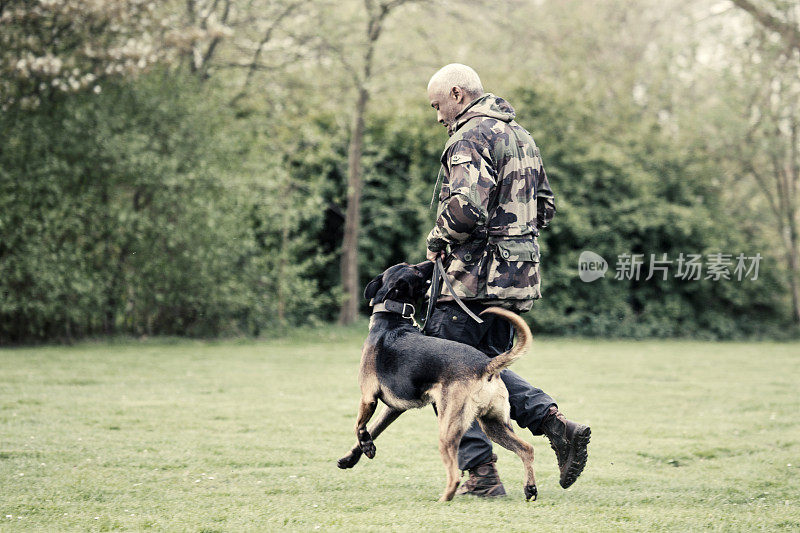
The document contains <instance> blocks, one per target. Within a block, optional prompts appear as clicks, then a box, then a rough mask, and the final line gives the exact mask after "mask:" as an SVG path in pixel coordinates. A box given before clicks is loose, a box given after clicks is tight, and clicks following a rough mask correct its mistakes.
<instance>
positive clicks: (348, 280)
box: [339, 86, 369, 324]
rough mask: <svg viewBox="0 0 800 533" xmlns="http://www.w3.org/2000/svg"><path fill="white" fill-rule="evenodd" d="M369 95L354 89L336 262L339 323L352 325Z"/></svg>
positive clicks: (357, 292) (356, 304)
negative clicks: (338, 259)
mask: <svg viewBox="0 0 800 533" xmlns="http://www.w3.org/2000/svg"><path fill="white" fill-rule="evenodd" d="M368 99H369V93H368V92H367V89H366V87H364V86H361V87H359V88H358V100H357V101H356V109H355V114H354V115H353V124H352V128H351V133H350V146H349V148H348V150H347V151H348V157H347V212H346V214H345V221H344V238H343V239H342V258H341V262H340V266H341V276H342V290H343V293H344V294H343V295H342V296H343V298H342V305H341V308H340V310H339V323H340V324H352V323H353V322H354V321H355V319H356V317H357V316H358V301H359V296H360V295H359V289H360V285H359V283H358V233H359V229H360V226H361V187H362V182H361V153H362V152H363V148H364V113H365V111H366V108H367V100H368Z"/></svg>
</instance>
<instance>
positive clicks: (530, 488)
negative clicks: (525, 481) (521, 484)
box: [525, 485, 539, 501]
mask: <svg viewBox="0 0 800 533" xmlns="http://www.w3.org/2000/svg"><path fill="white" fill-rule="evenodd" d="M538 496H539V491H538V490H537V489H536V485H525V500H526V501H531V500H533V501H536V498H537V497H538Z"/></svg>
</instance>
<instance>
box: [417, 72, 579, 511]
mask: <svg viewBox="0 0 800 533" xmlns="http://www.w3.org/2000/svg"><path fill="white" fill-rule="evenodd" d="M428 98H429V99H430V103H431V107H433V108H434V109H435V110H436V112H437V119H438V121H439V122H440V123H441V124H443V125H444V126H446V127H447V132H448V134H449V135H450V139H449V140H448V142H447V144H446V145H445V148H444V152H443V153H442V158H441V162H442V169H441V171H440V178H441V177H442V176H443V180H442V186H441V191H440V193H439V209H438V211H437V219H436V226H435V227H434V228H433V230H431V232H430V234H429V235H428V239H427V248H428V250H427V257H428V259H430V260H435V259H436V257H442V258H443V259H444V263H445V266H446V270H447V276H448V279H449V280H450V282H451V283H452V286H453V290H454V291H455V292H456V294H457V295H458V296H459V298H461V299H462V300H463V301H464V303H465V304H466V305H467V306H468V307H469V308H470V309H471V310H472V311H473V312H475V313H478V312H480V310H482V309H483V308H485V307H486V306H488V305H500V306H502V307H505V308H508V309H511V310H514V311H516V312H519V313H523V312H526V311H528V310H530V308H531V307H532V305H533V300H534V299H537V298H539V297H540V296H541V293H540V292H539V246H538V244H537V240H536V237H537V236H538V234H539V230H540V229H542V228H544V227H546V226H547V224H548V223H549V222H550V220H551V219H552V218H553V215H554V214H555V204H554V202H553V192H552V191H551V190H550V185H549V183H548V181H547V176H546V174H545V171H544V167H543V166H542V160H541V157H540V155H539V149H538V148H537V147H536V144H535V143H534V141H533V138H532V137H531V136H530V134H529V133H528V132H527V131H525V130H524V129H523V128H522V127H521V126H519V124H517V123H516V122H515V121H514V116H515V114H514V109H513V108H512V107H511V106H510V105H509V104H508V102H506V101H505V100H503V99H502V98H499V97H497V96H495V95H493V94H491V93H486V94H485V93H484V92H483V86H482V85H481V81H480V78H479V77H478V74H477V73H476V72H475V71H474V70H472V69H471V68H470V67H468V66H466V65H461V64H451V65H447V66H445V67H443V68H442V69H441V70H439V71H438V72H437V73H436V74H434V75H433V77H432V78H431V80H430V82H429V83H428ZM437 181H438V180H437ZM425 332H426V333H427V334H428V335H433V336H436V337H441V338H447V339H451V340H455V341H459V342H463V343H466V344H469V345H471V346H475V347H477V348H478V349H480V350H482V351H483V352H485V353H486V354H487V355H489V356H490V357H493V356H495V355H497V354H500V353H502V352H504V351H506V350H507V349H508V348H509V347H510V345H511V344H512V340H513V338H512V336H513V331H512V330H511V327H510V325H509V323H508V322H506V321H504V320H502V319H499V318H497V319H496V318H494V317H491V316H490V317H488V318H486V319H485V320H484V323H483V324H478V323H477V322H475V321H474V320H473V319H472V318H470V317H469V316H468V315H467V314H466V313H464V312H463V311H462V310H461V308H460V307H459V306H458V305H456V302H454V301H453V298H452V296H451V295H450V294H449V293H448V291H447V289H443V291H442V296H441V297H440V298H439V299H438V301H437V303H436V306H435V307H434V310H433V312H432V313H431V316H430V318H429V319H428V322H427V323H426V327H425ZM501 378H502V380H503V382H504V383H505V385H506V388H507V389H508V392H509V402H510V404H511V418H513V419H514V420H515V421H516V422H517V423H518V424H519V425H520V426H521V427H526V428H528V429H530V431H531V432H532V433H533V434H534V435H541V434H544V435H545V436H547V438H548V439H549V440H550V444H551V446H552V448H553V450H554V451H555V452H556V458H557V460H558V466H559V470H560V472H561V478H560V484H561V486H562V487H564V488H567V487H569V486H570V485H572V484H573V483H574V482H575V480H576V479H577V478H578V476H579V475H580V474H581V472H582V471H583V468H584V466H585V465H586V459H587V445H588V443H589V437H590V435H591V430H590V429H589V427H588V426H584V425H580V424H576V423H574V422H571V421H569V420H567V419H566V418H565V417H564V415H562V414H561V413H560V412H559V411H558V407H557V406H556V403H555V401H554V400H553V399H552V398H551V397H550V396H548V395H547V394H545V393H544V392H543V391H542V390H540V389H537V388H535V387H533V386H532V385H531V384H529V383H528V382H526V381H525V380H524V379H522V378H521V377H520V376H518V375H517V374H515V373H514V372H512V371H510V370H504V371H503V372H502V373H501ZM458 460H459V468H460V469H461V470H469V473H470V476H469V479H468V480H467V482H466V483H464V484H463V485H462V486H461V487H460V488H459V491H458V493H459V494H474V495H477V496H485V497H494V496H502V495H504V494H505V489H504V488H503V484H502V482H501V481H500V478H499V475H498V473H497V469H496V468H495V462H496V461H497V456H496V455H494V454H493V453H492V445H491V441H490V440H489V439H488V438H487V437H486V435H485V434H484V433H483V431H482V430H481V429H480V426H479V425H478V423H477V422H475V423H474V424H473V425H472V427H471V428H470V429H469V430H468V431H467V433H466V434H465V435H464V438H463V439H462V441H461V444H460V448H459V453H458Z"/></svg>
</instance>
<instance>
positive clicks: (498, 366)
mask: <svg viewBox="0 0 800 533" xmlns="http://www.w3.org/2000/svg"><path fill="white" fill-rule="evenodd" d="M484 313H490V314H492V315H498V316H501V317H503V318H505V319H506V320H508V321H509V322H511V325H512V326H514V329H515V330H517V342H516V344H514V347H513V348H511V349H510V350H509V351H507V352H504V353H501V354H500V355H498V356H496V357H493V358H492V360H491V361H489V364H488V365H486V370H485V371H484V372H485V373H486V375H490V374H496V373H497V372H500V371H501V370H503V369H504V368H507V367H509V366H511V363H513V362H514V361H516V360H517V359H519V358H520V357H522V354H524V353H525V352H527V351H528V348H530V346H531V338H532V335H531V329H530V328H529V327H528V324H526V323H525V321H524V320H522V317H520V316H519V315H518V314H517V313H514V312H512V311H508V310H507V309H503V308H502V307H489V308H487V309H484V310H483V312H482V313H481V314H484Z"/></svg>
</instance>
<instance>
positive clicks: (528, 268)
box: [486, 238, 540, 300]
mask: <svg viewBox="0 0 800 533" xmlns="http://www.w3.org/2000/svg"><path fill="white" fill-rule="evenodd" d="M493 248H494V253H493V254H492V256H491V260H490V261H489V271H488V275H487V278H486V292H487V295H488V296H489V297H492V298H500V299H513V300H529V299H533V298H538V297H539V296H540V293H539V245H538V244H537V243H536V241H535V240H534V239H531V238H527V239H505V240H502V241H497V242H495V243H494V246H493Z"/></svg>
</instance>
